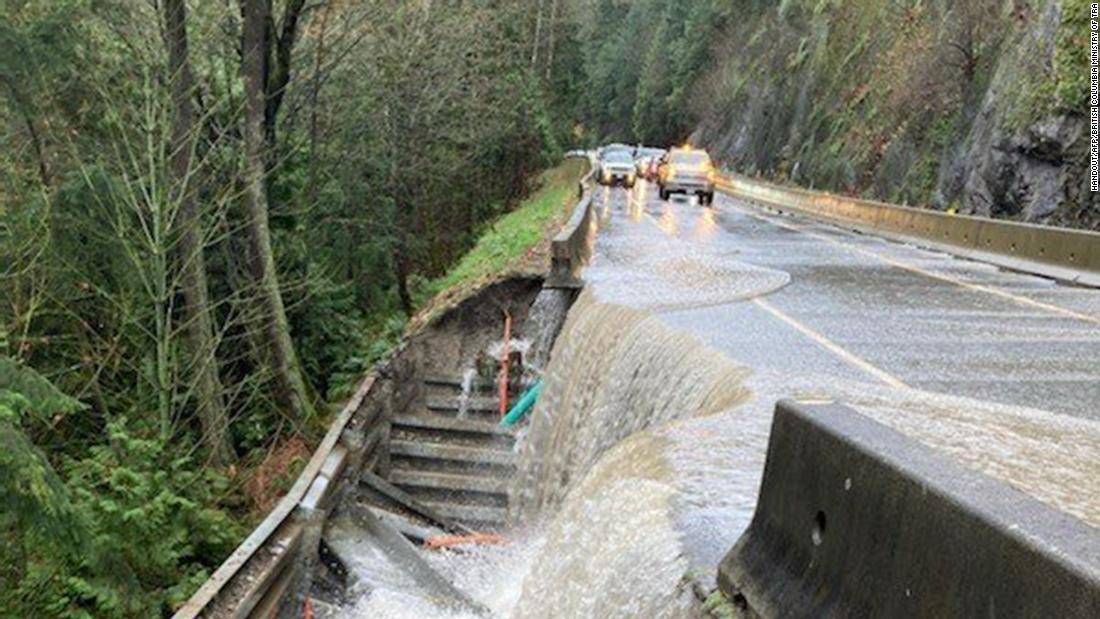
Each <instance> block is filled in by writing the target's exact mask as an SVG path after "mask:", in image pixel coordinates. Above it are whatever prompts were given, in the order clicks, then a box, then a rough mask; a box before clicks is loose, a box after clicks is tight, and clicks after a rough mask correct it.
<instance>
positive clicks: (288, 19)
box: [264, 0, 306, 150]
mask: <svg viewBox="0 0 1100 619" xmlns="http://www.w3.org/2000/svg"><path fill="white" fill-rule="evenodd" d="M269 1H270V0H269ZM305 5H306V1H305V0H289V1H288V2H287V4H286V8H285V9H284V10H283V21H282V27H281V30H280V32H279V37H278V39H276V40H275V41H274V44H275V50H274V51H275V57H274V58H273V59H272V60H273V62H272V66H271V67H269V69H270V70H269V71H266V72H265V74H266V77H265V80H266V81H265V84H264V139H265V140H267V147H268V148H269V149H272V150H274V148H275V138H276V135H275V132H276V120H277V118H278V116H279V108H280V107H282V104H283V97H284V96H286V88H287V85H288V84H290V62H291V60H293V54H294V44H295V42H296V41H297V39H298V20H299V19H300V18H301V16H302V10H303V9H304V8H305ZM268 10H269V11H270V7H269V9H268ZM266 19H267V20H270V15H268V17H267V18H266ZM265 32H266V33H267V36H266V37H265V39H266V40H265V50H264V57H265V58H267V57H269V54H268V53H267V52H268V47H267V46H270V45H271V43H272V41H271V38H272V37H274V32H273V28H270V29H265Z"/></svg>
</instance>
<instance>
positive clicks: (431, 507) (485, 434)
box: [363, 376, 515, 539]
mask: <svg viewBox="0 0 1100 619" xmlns="http://www.w3.org/2000/svg"><path fill="white" fill-rule="evenodd" d="M423 393H424V398H423V403H422V407H420V408H419V409H418V410H412V411H405V412H403V413H400V414H398V415H396V416H395V417H394V419H393V420H392V427H391V430H390V472H389V477H388V479H386V480H379V479H377V478H373V479H365V480H364V484H363V485H364V486H366V487H367V488H366V492H365V494H366V498H367V499H368V501H367V502H368V503H370V504H373V505H374V506H375V507H382V508H384V509H386V510H389V511H391V512H398V513H400V514H401V515H402V516H404V517H405V518H406V519H409V517H410V516H411V517H412V518H411V519H412V520H414V521H419V522H418V526H412V525H410V526H412V529H411V530H410V527H405V530H403V532H404V533H405V534H406V536H409V537H413V538H414V539H415V538H418V537H421V536H422V535H430V534H435V533H436V532H435V531H434V530H433V525H434V524H437V523H438V521H440V520H442V521H443V522H450V523H457V524H459V525H461V526H464V527H467V528H469V529H473V530H477V531H494V530H499V529H500V528H501V527H502V526H503V524H504V522H505V519H506V517H507V512H508V483H509V479H510V478H511V476H512V474H513V472H514V471H515V454H514V453H513V446H514V444H515V437H514V436H513V434H512V432H511V431H509V430H504V429H501V428H500V427H499V426H498V425H497V424H498V423H499V421H500V411H499V405H498V399H497V398H496V396H495V395H494V394H493V393H492V390H491V388H489V386H484V387H483V388H480V389H477V388H475V389H471V393H470V394H469V395H468V397H467V401H466V404H465V407H464V408H465V411H464V412H462V413H461V414H460V410H461V409H462V408H463V403H462V381H461V379H460V378H458V377H448V376H436V377H430V378H428V379H427V380H425V381H424V384H423ZM395 504H396V505H398V506H399V507H400V508H399V509H396V510H395V509H394V507H395ZM409 504H412V505H415V506H416V507H417V509H415V510H412V511H414V512H419V513H413V514H409V513H408V512H409V511H410V510H409V509H408V508H407V507H408V505H409ZM433 521H435V522H434V523H433ZM425 526H426V527H427V528H426V530H417V529H418V528H423V527H425Z"/></svg>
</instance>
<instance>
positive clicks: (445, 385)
mask: <svg viewBox="0 0 1100 619" xmlns="http://www.w3.org/2000/svg"><path fill="white" fill-rule="evenodd" d="M423 382H424V385H425V386H426V387H437V388H441V389H452V390H454V391H455V393H462V377H461V376H453V375H446V374H429V375H428V376H426V377H424V380H423ZM471 386H472V387H473V390H474V391H483V392H493V391H494V390H495V389H496V384H489V383H486V382H484V381H479V380H477V379H474V381H473V383H472V385H471Z"/></svg>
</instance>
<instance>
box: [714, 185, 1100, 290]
mask: <svg viewBox="0 0 1100 619" xmlns="http://www.w3.org/2000/svg"><path fill="white" fill-rule="evenodd" d="M718 186H719V189H720V190H721V191H723V192H725V193H727V194H730V195H732V196H735V197H738V198H743V199H746V200H749V201H753V202H758V203H761V204H763V205H765V206H769V207H772V208H776V209H779V210H783V211H791V212H796V213H800V214H804V215H809V216H812V217H816V218H820V219H825V220H828V221H830V222H833V223H837V224H840V225H844V226H849V227H852V228H855V229H858V230H862V231H866V232H871V233H873V234H877V235H880V236H886V237H890V238H894V239H897V240H900V241H904V242H909V243H915V244H918V245H923V246H926V247H930V248H933V249H937V250H941V251H946V252H948V253H953V254H956V255H960V256H964V257H967V258H972V259H975V260H982V261H984V262H990V263H992V264H996V265H999V266H1002V267H1006V268H1009V269H1013V270H1017V271H1024V272H1028V273H1035V274H1039V275H1043V276H1046V277H1052V278H1055V279H1059V280H1063V281H1067V282H1071V283H1078V284H1084V285H1089V286H1100V233H1097V232H1092V231H1088V230H1072V229H1067V228H1055V227H1051V226H1038V225H1034V224H1025V223H1020V222H1014V221H1005V220H1000V219H989V218H985V217H972V216H968V215H952V214H950V213H944V212H940V211H934V210H930V209H922V208H913V207H909V206H899V205H896V204H886V203H884V202H875V201H872V200H859V199H856V198H847V197H844V196H837V195H834V194H830V193H826V192H820V191H810V190H807V189H800V188H794V187H781V186H779V185H773V184H771V183H765V182H762V181H758V180H754V179H749V178H746V177H742V176H739V175H736V174H730V175H728V176H727V177H725V178H723V179H722V180H721V181H720V182H719V184H718Z"/></svg>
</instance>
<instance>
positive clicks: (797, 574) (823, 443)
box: [718, 400, 1100, 619]
mask: <svg viewBox="0 0 1100 619" xmlns="http://www.w3.org/2000/svg"><path fill="white" fill-rule="evenodd" d="M718 582H719V586H720V588H721V589H722V591H723V592H724V593H725V594H726V595H727V596H729V597H730V598H731V599H732V600H733V601H734V602H735V603H736V604H738V605H740V606H741V607H742V608H745V609H748V610H751V612H752V613H755V614H752V616H761V617H993V616H996V617H1054V616H1057V617H1065V618H1077V617H1080V618H1081V619H1085V618H1090V619H1091V618H1095V617H1100V530H1098V529H1096V528H1093V527H1092V526H1090V525H1088V524H1086V523H1085V522H1083V521H1081V520H1078V519H1077V518H1074V517H1073V516H1071V515H1069V514H1066V513H1064V512H1061V511H1059V510H1057V509H1055V508H1053V507H1050V506H1048V505H1046V504H1044V503H1041V502H1039V501H1038V500H1036V499H1034V498H1032V497H1031V496H1030V495H1027V494H1024V493H1023V492H1021V491H1019V490H1017V489H1015V488H1013V487H1011V486H1009V485H1008V484H1006V483H1004V482H1001V481H998V480H994V479H993V478H990V477H986V476H985V475H982V474H981V473H978V472H976V471H973V470H971V469H969V468H967V467H964V466H962V465H961V464H958V463H957V462H955V461H954V460H952V459H951V458H949V457H947V456H946V455H944V454H942V453H940V452H938V451H936V450H934V449H932V448H930V447H927V446H925V445H923V444H921V443H919V442H917V441H915V440H913V439H910V438H908V437H906V436H904V435H902V434H900V433H898V432H896V431H895V430H893V429H891V428H888V427H886V426H884V425H882V424H880V423H878V422H876V421H874V420H872V419H870V418H869V417H866V416H864V415H862V414H861V413H858V412H856V411H855V410H853V409H851V408H848V407H846V406H843V405H840V404H834V403H824V402H799V401H792V400H783V401H780V402H779V404H778V405H777V406H776V409H775V418H774V421H773V422H772V429H771V437H770V439H769V441H768V455H767V460H766V462H765V465H764V478H763V481H762V482H761V485H760V498H759V500H758V501H757V505H756V512H755V514H754V515H753V519H752V524H750V525H749V528H748V530H747V531H746V532H745V534H744V535H742V536H741V538H740V539H739V540H738V542H737V543H736V544H735V545H734V547H733V549H732V550H730V551H729V553H728V554H727V555H726V556H725V558H724V559H723V560H722V562H721V564H720V566H719V569H718Z"/></svg>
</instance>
